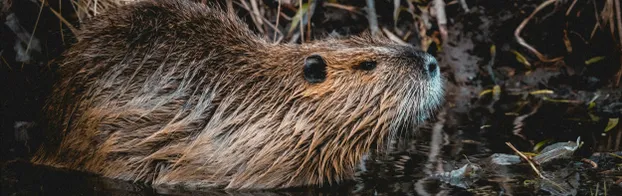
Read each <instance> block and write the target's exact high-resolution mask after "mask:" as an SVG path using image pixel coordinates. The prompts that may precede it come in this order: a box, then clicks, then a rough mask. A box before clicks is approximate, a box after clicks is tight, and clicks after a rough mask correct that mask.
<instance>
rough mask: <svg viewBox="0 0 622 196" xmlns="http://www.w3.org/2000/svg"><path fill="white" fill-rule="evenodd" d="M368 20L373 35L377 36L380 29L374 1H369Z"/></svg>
mask: <svg viewBox="0 0 622 196" xmlns="http://www.w3.org/2000/svg"><path fill="white" fill-rule="evenodd" d="M367 20H368V21H369V29H370V30H371V34H372V35H376V34H377V33H378V32H379V31H380V28H378V16H377V15H376V5H374V0H367Z"/></svg>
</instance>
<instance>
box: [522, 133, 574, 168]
mask: <svg viewBox="0 0 622 196" xmlns="http://www.w3.org/2000/svg"><path fill="white" fill-rule="evenodd" d="M582 144H583V143H582V142H581V137H578V138H577V141H576V142H573V141H568V142H558V143H555V144H552V145H549V146H547V147H544V149H542V152H541V153H540V154H538V155H536V156H535V157H533V161H534V162H536V163H537V164H539V165H540V164H543V163H546V162H549V161H551V160H554V159H562V158H570V156H572V154H573V153H574V151H575V150H577V149H578V148H579V147H580V146H581V145H582Z"/></svg>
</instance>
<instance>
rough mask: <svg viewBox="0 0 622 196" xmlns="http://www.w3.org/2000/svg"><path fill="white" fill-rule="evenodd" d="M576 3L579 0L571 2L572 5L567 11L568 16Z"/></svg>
mask: <svg viewBox="0 0 622 196" xmlns="http://www.w3.org/2000/svg"><path fill="white" fill-rule="evenodd" d="M576 3H577V0H574V1H572V4H570V7H569V8H568V10H567V11H566V16H568V14H570V10H572V8H574V4H576Z"/></svg>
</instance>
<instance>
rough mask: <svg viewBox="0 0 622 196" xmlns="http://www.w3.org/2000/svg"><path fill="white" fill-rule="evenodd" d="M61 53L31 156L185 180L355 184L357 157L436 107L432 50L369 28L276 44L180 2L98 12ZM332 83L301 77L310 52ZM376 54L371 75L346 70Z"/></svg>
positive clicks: (239, 185) (161, 181) (261, 185)
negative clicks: (429, 71) (42, 135)
mask: <svg viewBox="0 0 622 196" xmlns="http://www.w3.org/2000/svg"><path fill="white" fill-rule="evenodd" d="M79 36H80V38H81V41H80V42H79V43H77V44H76V45H75V46H73V47H72V48H71V49H70V50H69V51H67V52H66V54H65V55H64V56H65V59H64V60H63V63H62V64H61V68H60V70H61V71H60V72H61V74H60V80H59V82H58V83H57V84H56V85H55V88H54V91H53V93H52V95H51V97H50V99H49V100H48V104H47V107H46V110H45V112H46V116H47V120H48V121H49V125H48V128H49V131H48V132H47V133H48V137H49V138H50V139H49V141H47V142H46V143H45V144H44V145H43V146H42V148H41V149H40V150H39V151H38V153H37V155H36V156H35V157H34V158H33V162H34V163H37V164H44V165H50V166H54V167H62V168H69V169H75V170H81V171H87V172H93V173H97V174H101V175H103V176H107V177H111V178H117V179H124V180H133V181H144V182H150V183H154V184H156V185H182V186H188V187H224V188H228V189H268V188H285V187H295V186H305V185H317V184H324V183H337V182H341V181H343V180H347V179H352V178H353V175H354V169H355V167H356V165H357V163H358V162H359V161H360V159H361V158H362V156H363V155H364V154H365V153H367V152H368V151H370V150H374V149H376V148H377V147H378V146H381V145H383V143H384V142H385V141H388V140H389V139H390V137H392V136H393V135H394V134H395V133H396V131H397V130H399V129H404V128H409V127H412V126H414V125H416V123H417V122H420V121H421V120H422V119H424V118H425V117H426V116H428V114H429V113H430V112H431V111H432V110H433V109H434V108H435V107H436V106H437V105H438V104H439V103H440V101H441V97H442V82H441V79H440V77H439V76H438V75H439V74H438V69H437V70H435V75H434V76H433V77H430V76H428V75H426V74H425V73H424V71H422V64H424V63H426V62H428V61H430V60H433V58H432V57H430V56H429V55H427V54H425V53H422V52H418V51H415V50H414V49H413V48H411V47H408V46H401V45H397V44H394V43H392V42H390V41H389V40H388V39H385V38H381V37H378V38H375V37H374V38H372V37H371V36H369V35H366V36H362V37H354V38H349V39H328V40H324V41H319V42H315V43H310V44H303V45H276V44H271V43H268V42H267V41H265V40H263V39H262V38H260V37H258V36H256V35H254V34H252V33H251V31H250V30H249V29H248V27H247V26H246V25H245V24H244V23H243V22H241V21H239V20H238V19H237V18H236V17H234V16H232V15H228V14H226V13H224V12H221V11H219V10H216V9H214V8H209V7H207V6H206V5H201V4H196V3H191V2H187V1H183V0H167V1H156V2H151V1H150V2H138V3H134V4H131V5H128V6H123V7H120V8H118V9H113V10H109V11H108V12H107V13H104V14H103V15H101V16H99V17H96V18H95V19H94V20H93V21H91V22H90V23H88V24H87V25H86V26H85V27H84V28H83V31H82V32H81V33H80V35H79ZM314 54H315V55H320V56H322V57H323V58H324V60H325V61H326V64H327V73H328V75H327V78H326V80H325V81H324V82H322V83H317V84H311V83H308V82H306V81H305V79H304V78H303V75H302V73H303V72H302V70H303V69H302V68H303V63H304V60H305V58H306V57H308V56H310V55H314ZM370 60H373V61H376V62H378V65H377V67H376V69H374V70H371V71H362V70H358V69H354V67H355V66H356V65H358V64H360V63H361V62H363V61H370Z"/></svg>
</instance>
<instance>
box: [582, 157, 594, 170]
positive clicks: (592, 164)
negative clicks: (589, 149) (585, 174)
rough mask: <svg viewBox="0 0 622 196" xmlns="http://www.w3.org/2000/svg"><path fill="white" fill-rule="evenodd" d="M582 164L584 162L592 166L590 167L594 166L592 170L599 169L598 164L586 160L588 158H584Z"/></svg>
mask: <svg viewBox="0 0 622 196" xmlns="http://www.w3.org/2000/svg"><path fill="white" fill-rule="evenodd" d="M581 162H584V163H587V164H590V165H591V166H592V168H593V169H596V168H598V164H597V163H596V162H594V161H592V160H589V159H586V158H582V159H581Z"/></svg>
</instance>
